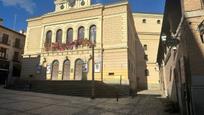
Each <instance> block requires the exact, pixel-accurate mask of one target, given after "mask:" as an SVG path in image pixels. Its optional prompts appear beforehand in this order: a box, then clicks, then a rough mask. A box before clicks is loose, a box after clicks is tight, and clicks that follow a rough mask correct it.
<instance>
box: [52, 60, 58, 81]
mask: <svg viewBox="0 0 204 115" xmlns="http://www.w3.org/2000/svg"><path fill="white" fill-rule="evenodd" d="M58 71H59V61H58V60H55V61H53V63H52V74H51V79H52V80H58Z"/></svg>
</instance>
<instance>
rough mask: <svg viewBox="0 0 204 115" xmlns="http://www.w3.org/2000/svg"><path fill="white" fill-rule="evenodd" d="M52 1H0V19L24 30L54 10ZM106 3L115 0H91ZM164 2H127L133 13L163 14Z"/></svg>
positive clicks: (140, 0)
mask: <svg viewBox="0 0 204 115" xmlns="http://www.w3.org/2000/svg"><path fill="white" fill-rule="evenodd" d="M53 1H54V0H0V18H3V19H4V23H3V25H4V26H6V27H8V28H11V29H13V28H14V20H15V18H14V17H16V24H15V30H17V31H19V30H21V29H26V27H27V22H26V20H27V19H28V18H30V17H36V16H40V15H43V14H45V13H47V12H51V11H53V10H54V2H53ZM96 1H97V2H101V3H107V2H110V1H113V2H115V1H117V0H92V2H93V3H95V2H96ZM164 3H165V0H129V4H130V5H131V8H132V11H133V12H146V13H163V9H164Z"/></svg>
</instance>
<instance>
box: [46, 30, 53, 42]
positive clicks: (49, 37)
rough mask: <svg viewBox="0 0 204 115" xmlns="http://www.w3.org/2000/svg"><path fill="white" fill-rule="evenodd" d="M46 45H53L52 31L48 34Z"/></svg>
mask: <svg viewBox="0 0 204 115" xmlns="http://www.w3.org/2000/svg"><path fill="white" fill-rule="evenodd" d="M45 43H46V44H48V45H51V43H52V31H51V30H49V31H48V32H47V34H46V40H45Z"/></svg>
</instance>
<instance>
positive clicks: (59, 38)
mask: <svg viewBox="0 0 204 115" xmlns="http://www.w3.org/2000/svg"><path fill="white" fill-rule="evenodd" d="M55 42H56V43H62V29H58V30H57V32H56V41H55Z"/></svg>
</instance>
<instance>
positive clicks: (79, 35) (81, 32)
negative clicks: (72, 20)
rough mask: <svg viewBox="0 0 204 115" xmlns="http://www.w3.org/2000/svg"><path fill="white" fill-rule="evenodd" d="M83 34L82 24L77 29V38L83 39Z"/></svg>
mask: <svg viewBox="0 0 204 115" xmlns="http://www.w3.org/2000/svg"><path fill="white" fill-rule="evenodd" d="M84 35H85V28H84V27H83V26H81V27H79V29H78V39H82V40H83V39H84Z"/></svg>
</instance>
